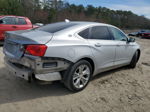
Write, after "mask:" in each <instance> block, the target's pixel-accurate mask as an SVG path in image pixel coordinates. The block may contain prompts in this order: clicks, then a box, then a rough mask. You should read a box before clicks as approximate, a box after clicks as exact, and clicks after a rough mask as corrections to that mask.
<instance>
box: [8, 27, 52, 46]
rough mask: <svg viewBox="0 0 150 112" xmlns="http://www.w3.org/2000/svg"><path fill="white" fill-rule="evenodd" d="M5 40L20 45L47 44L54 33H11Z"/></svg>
mask: <svg viewBox="0 0 150 112" xmlns="http://www.w3.org/2000/svg"><path fill="white" fill-rule="evenodd" d="M5 37H6V38H5V39H6V40H10V41H13V42H16V43H20V44H46V43H47V42H48V41H50V40H51V39H52V37H53V34H52V33H48V32H44V31H40V30H33V29H32V30H22V31H9V32H6V34H5Z"/></svg>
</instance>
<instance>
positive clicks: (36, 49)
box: [25, 45, 47, 56]
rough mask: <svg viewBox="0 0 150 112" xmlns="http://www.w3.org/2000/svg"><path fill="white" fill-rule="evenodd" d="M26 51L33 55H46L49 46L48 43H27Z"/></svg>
mask: <svg viewBox="0 0 150 112" xmlns="http://www.w3.org/2000/svg"><path fill="white" fill-rule="evenodd" d="M25 48H26V49H25V53H26V54H30V55H33V56H44V54H45V52H46V49H47V46H46V45H27V46H26V47H25Z"/></svg>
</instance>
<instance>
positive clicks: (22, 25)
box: [16, 17, 32, 30]
mask: <svg viewBox="0 0 150 112" xmlns="http://www.w3.org/2000/svg"><path fill="white" fill-rule="evenodd" d="M16 26H17V30H27V29H31V28H32V24H29V23H28V22H27V21H26V19H25V18H23V17H17V19H16Z"/></svg>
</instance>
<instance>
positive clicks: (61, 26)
mask: <svg viewBox="0 0 150 112" xmlns="http://www.w3.org/2000/svg"><path fill="white" fill-rule="evenodd" d="M74 25H76V23H65V22H63V23H54V24H48V25H46V26H43V27H40V28H37V30H42V31H45V32H49V33H55V32H57V31H60V30H64V29H66V28H69V27H72V26H74Z"/></svg>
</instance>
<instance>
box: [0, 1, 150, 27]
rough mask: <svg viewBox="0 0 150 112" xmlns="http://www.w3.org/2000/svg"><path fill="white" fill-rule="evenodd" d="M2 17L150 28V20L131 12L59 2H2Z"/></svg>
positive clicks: (0, 4)
mask: <svg viewBox="0 0 150 112" xmlns="http://www.w3.org/2000/svg"><path fill="white" fill-rule="evenodd" d="M0 14H1V15H20V16H27V17H29V18H30V19H31V20H32V22H43V23H50V22H57V21H64V19H66V18H67V19H70V20H72V21H74V20H79V21H97V22H104V23H109V24H112V25H115V26H118V27H120V28H128V29H134V28H142V29H148V28H150V20H149V19H147V18H145V17H144V16H138V15H136V14H134V13H132V12H131V11H122V10H117V11H115V10H110V9H108V8H105V7H94V6H92V5H88V6H87V7H84V6H83V5H75V4H69V3H65V2H63V1H60V0H59V1H58V0H0Z"/></svg>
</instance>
